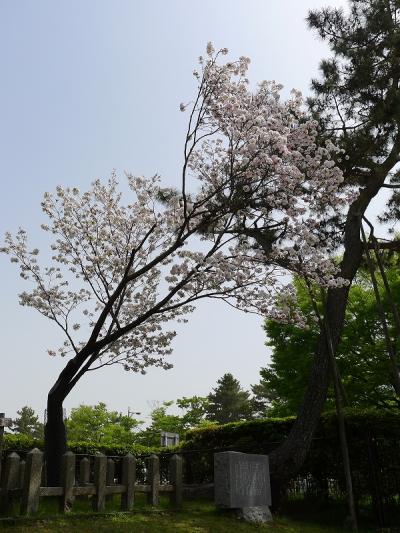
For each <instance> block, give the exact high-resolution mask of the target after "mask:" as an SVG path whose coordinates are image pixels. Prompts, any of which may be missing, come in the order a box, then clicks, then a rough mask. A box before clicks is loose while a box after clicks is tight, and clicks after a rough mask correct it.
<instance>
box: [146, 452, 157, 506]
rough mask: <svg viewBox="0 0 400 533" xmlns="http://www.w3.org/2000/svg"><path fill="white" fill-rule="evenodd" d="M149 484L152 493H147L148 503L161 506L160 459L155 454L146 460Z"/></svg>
mask: <svg viewBox="0 0 400 533" xmlns="http://www.w3.org/2000/svg"><path fill="white" fill-rule="evenodd" d="M146 466H147V472H148V473H147V483H148V484H149V485H150V492H148V493H147V503H150V504H151V505H158V504H159V501H160V500H159V489H160V459H159V458H158V456H157V455H155V454H153V455H150V457H148V458H147V460H146Z"/></svg>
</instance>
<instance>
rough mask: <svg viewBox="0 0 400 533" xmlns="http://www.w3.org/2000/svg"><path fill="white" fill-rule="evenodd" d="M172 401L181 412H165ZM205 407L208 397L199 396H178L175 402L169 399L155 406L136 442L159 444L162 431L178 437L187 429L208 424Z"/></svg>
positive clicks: (182, 435) (181, 436) (147, 444)
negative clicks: (149, 421)
mask: <svg viewBox="0 0 400 533" xmlns="http://www.w3.org/2000/svg"><path fill="white" fill-rule="evenodd" d="M174 403H176V406H177V407H178V408H179V409H180V411H182V412H179V413H178V414H170V413H168V412H167V411H168V409H169V408H171V407H172V406H173V405H174ZM207 407H208V399H207V398H203V397H201V396H192V397H189V398H186V397H183V398H178V399H177V400H176V402H174V401H173V400H170V401H167V402H163V403H162V404H161V405H157V406H155V407H154V408H153V409H152V411H151V414H150V416H151V423H150V425H149V427H147V428H146V429H144V430H143V431H141V432H140V433H139V434H138V442H140V443H142V444H144V445H146V446H150V445H151V446H159V445H160V435H161V432H162V431H168V432H170V433H178V435H179V437H180V438H183V437H184V435H185V432H186V431H187V430H188V429H192V428H195V427H199V426H202V425H209V424H210V422H207V421H206V420H205V415H206V413H207Z"/></svg>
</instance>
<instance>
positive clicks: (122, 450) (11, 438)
mask: <svg viewBox="0 0 400 533" xmlns="http://www.w3.org/2000/svg"><path fill="white" fill-rule="evenodd" d="M67 446H68V450H70V451H71V452H74V453H78V454H89V455H94V454H96V453H104V454H105V455H125V454H127V453H132V454H133V455H136V456H139V455H148V454H151V453H158V452H159V451H160V449H159V448H155V447H148V446H142V445H141V444H132V445H130V446H119V445H118V443H115V444H114V445H113V446H103V445H101V444H97V443H94V442H86V441H78V442H76V441H74V442H68V445H67ZM32 448H39V450H44V441H43V440H38V439H33V438H31V437H27V436H26V435H14V434H5V435H4V450H5V451H6V452H7V451H16V452H20V453H26V452H28V451H29V450H31V449H32Z"/></svg>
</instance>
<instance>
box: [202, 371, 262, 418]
mask: <svg viewBox="0 0 400 533" xmlns="http://www.w3.org/2000/svg"><path fill="white" fill-rule="evenodd" d="M207 399H208V402H209V403H208V407H207V419H208V420H210V421H212V422H217V423H218V424H227V423H228V422H237V421H239V420H248V419H249V418H251V417H252V416H253V414H254V405H253V402H252V401H251V400H250V394H249V392H247V391H245V390H243V389H242V388H241V387H240V383H239V381H238V380H237V379H235V378H234V377H233V375H232V374H229V373H227V374H224V375H223V376H222V377H221V378H220V379H219V380H218V381H217V386H216V387H215V388H214V389H213V391H212V392H210V394H209V395H208V396H207Z"/></svg>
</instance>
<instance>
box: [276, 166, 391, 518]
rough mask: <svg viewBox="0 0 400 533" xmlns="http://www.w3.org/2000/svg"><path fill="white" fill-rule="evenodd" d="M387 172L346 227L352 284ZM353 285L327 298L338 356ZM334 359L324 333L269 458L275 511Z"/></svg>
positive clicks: (313, 424)
mask: <svg viewBox="0 0 400 533" xmlns="http://www.w3.org/2000/svg"><path fill="white" fill-rule="evenodd" d="M386 176H387V171H386V169H384V168H381V169H380V172H379V173H375V174H374V175H373V176H370V177H369V179H368V180H367V183H366V186H365V188H363V189H362V190H361V192H360V194H359V196H358V198H357V199H356V200H355V201H354V202H353V204H352V205H351V207H350V209H349V212H348V215H347V219H346V224H345V234H344V255H343V260H342V262H341V265H340V275H341V276H342V277H343V278H346V279H348V280H349V282H350V283H351V282H352V280H353V279H354V276H355V275H356V273H357V270H358V268H359V266H360V264H361V260H362V256H363V244H362V242H361V239H360V225H361V221H362V216H363V215H364V213H365V211H366V209H367V207H368V205H369V204H370V202H371V200H372V198H374V197H375V196H376V194H377V193H378V192H379V190H380V188H381V186H382V184H383V182H384V180H385V178H386ZM349 288H350V285H348V286H346V287H341V288H335V289H330V290H329V291H328V294H327V302H326V320H327V322H328V324H329V328H330V331H331V336H332V345H333V349H334V351H335V352H336V350H337V347H338V345H339V342H340V336H341V333H342V330H343V325H344V319H345V312H346V306H347V300H348V294H349ZM330 376H331V373H330V356H329V351H328V347H327V343H326V339H325V334H324V332H321V333H320V336H319V339H318V342H317V346H316V350H315V356H314V361H313V364H312V368H311V372H310V377H309V381H308V387H307V390H306V393H305V396H304V399H303V402H302V405H301V407H300V409H299V412H298V415H297V419H296V421H295V423H294V424H293V427H292V429H291V431H290V434H289V436H288V438H287V439H286V440H285V442H284V443H283V444H282V445H281V446H279V447H278V448H276V449H275V450H273V451H272V452H271V454H270V456H269V458H270V470H271V485H272V490H273V501H274V502H275V503H274V507H275V508H276V507H279V502H280V496H281V494H282V490H283V488H284V486H285V484H286V483H287V482H288V481H289V479H290V478H291V477H293V476H294V475H296V473H297V472H298V471H299V469H300V468H301V466H302V464H303V463H304V460H305V458H306V456H307V454H308V451H309V449H310V446H311V442H312V438H313V436H314V433H315V430H316V428H317V424H318V420H319V418H320V415H321V413H322V409H323V407H324V404H325V400H326V396H327V391H328V386H329V382H330Z"/></svg>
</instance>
